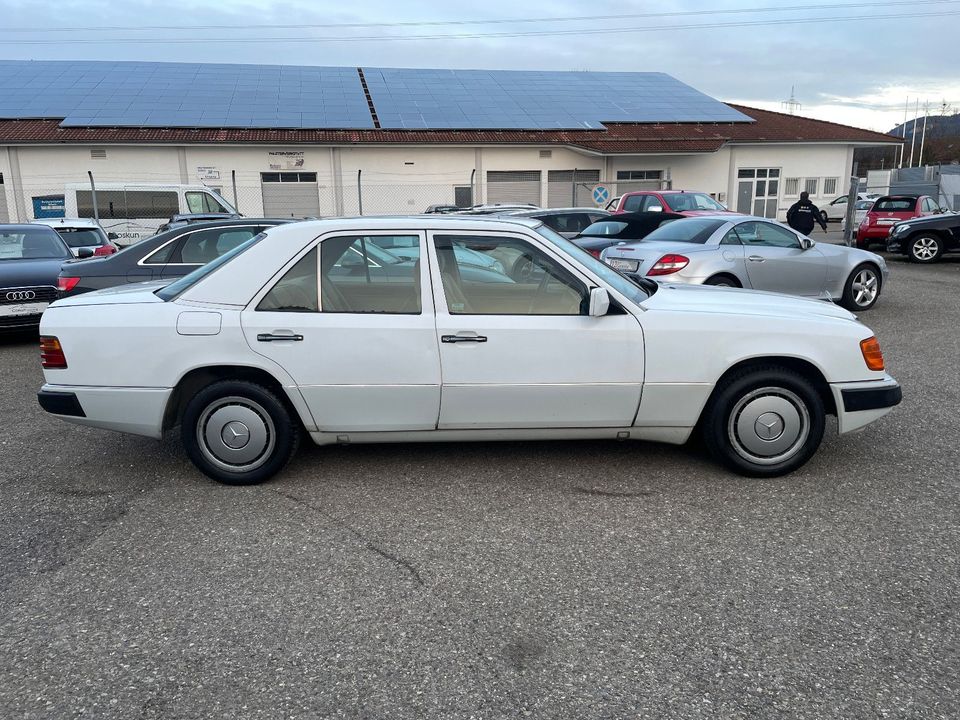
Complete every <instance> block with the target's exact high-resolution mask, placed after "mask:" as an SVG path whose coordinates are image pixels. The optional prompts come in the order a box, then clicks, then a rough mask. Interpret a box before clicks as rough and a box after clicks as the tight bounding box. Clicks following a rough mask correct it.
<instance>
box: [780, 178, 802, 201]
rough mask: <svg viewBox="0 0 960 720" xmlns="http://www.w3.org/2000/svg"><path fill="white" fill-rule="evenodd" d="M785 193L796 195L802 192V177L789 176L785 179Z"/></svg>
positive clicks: (790, 195)
mask: <svg viewBox="0 0 960 720" xmlns="http://www.w3.org/2000/svg"><path fill="white" fill-rule="evenodd" d="M783 194H784V195H785V196H787V197H796V196H797V195H799V194H800V178H787V179H786V180H784V181H783Z"/></svg>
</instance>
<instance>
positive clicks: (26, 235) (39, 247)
mask: <svg viewBox="0 0 960 720" xmlns="http://www.w3.org/2000/svg"><path fill="white" fill-rule="evenodd" d="M67 257H73V256H72V255H71V254H70V251H69V250H67V248H66V246H65V245H64V244H63V240H61V239H60V236H59V235H57V234H56V233H55V232H54V231H53V230H51V229H50V228H46V227H45V228H17V229H15V230H14V229H10V230H0V260H44V259H54V258H67Z"/></svg>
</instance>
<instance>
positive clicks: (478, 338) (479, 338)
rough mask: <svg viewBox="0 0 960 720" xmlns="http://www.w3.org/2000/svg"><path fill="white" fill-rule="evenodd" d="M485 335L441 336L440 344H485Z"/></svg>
mask: <svg viewBox="0 0 960 720" xmlns="http://www.w3.org/2000/svg"><path fill="white" fill-rule="evenodd" d="M486 341H487V336H486V335H441V336H440V342H445V343H461V342H486Z"/></svg>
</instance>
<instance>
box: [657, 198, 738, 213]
mask: <svg viewBox="0 0 960 720" xmlns="http://www.w3.org/2000/svg"><path fill="white" fill-rule="evenodd" d="M663 199H664V201H665V202H666V203H667V207H668V208H670V209H671V210H673V211H674V212H690V211H691V210H719V211H721V212H724V211H726V208H725V207H724V206H723V205H721V204H720V203H718V202H717V201H716V200H714V199H713V198H712V197H710V196H709V195H707V194H705V193H674V194H672V195H664V196H663Z"/></svg>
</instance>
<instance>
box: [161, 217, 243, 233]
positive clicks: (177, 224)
mask: <svg viewBox="0 0 960 720" xmlns="http://www.w3.org/2000/svg"><path fill="white" fill-rule="evenodd" d="M241 217H243V215H241V214H240V213H220V212H207V213H180V214H178V215H171V216H170V219H169V220H167V221H166V222H165V223H164V224H163V225H161V226H160V227H159V228H157V233H158V234H159V233H162V232H166V231H167V230H174V229H176V228H181V227H183V226H184V225H190V224H191V223H198V222H206V221H207V220H236V219H238V218H241Z"/></svg>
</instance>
